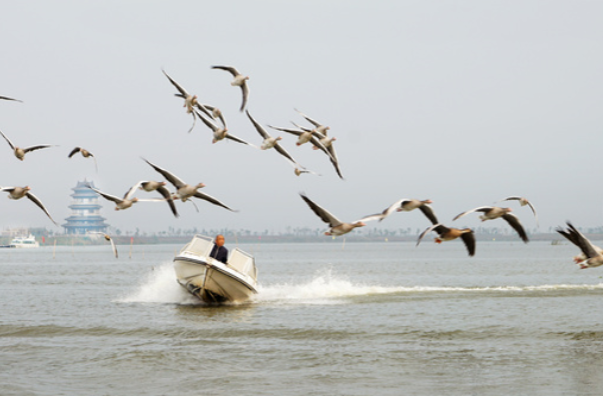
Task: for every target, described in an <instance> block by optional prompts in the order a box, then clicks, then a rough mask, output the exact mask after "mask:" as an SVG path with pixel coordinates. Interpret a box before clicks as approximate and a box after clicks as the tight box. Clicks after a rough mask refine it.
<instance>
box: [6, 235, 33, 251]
mask: <svg viewBox="0 0 603 396" xmlns="http://www.w3.org/2000/svg"><path fill="white" fill-rule="evenodd" d="M10 244H11V245H13V246H14V247H16V248H38V247H40V243H39V242H38V241H36V237H35V236H33V235H31V234H29V235H28V236H18V237H15V238H13V240H12V241H10Z"/></svg>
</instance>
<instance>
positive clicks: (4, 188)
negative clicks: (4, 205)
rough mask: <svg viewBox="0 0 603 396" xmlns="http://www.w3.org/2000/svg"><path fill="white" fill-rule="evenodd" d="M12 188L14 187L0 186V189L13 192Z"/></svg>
mask: <svg viewBox="0 0 603 396" xmlns="http://www.w3.org/2000/svg"><path fill="white" fill-rule="evenodd" d="M14 190H15V187H0V191H8V192H13V191H14Z"/></svg>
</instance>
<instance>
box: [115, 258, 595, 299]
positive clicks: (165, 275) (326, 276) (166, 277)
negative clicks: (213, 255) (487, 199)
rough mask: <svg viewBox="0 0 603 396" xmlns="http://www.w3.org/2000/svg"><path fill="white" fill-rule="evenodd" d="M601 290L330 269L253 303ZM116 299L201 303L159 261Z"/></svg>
mask: <svg viewBox="0 0 603 396" xmlns="http://www.w3.org/2000/svg"><path fill="white" fill-rule="evenodd" d="M589 290H602V291H603V283H598V284H578V285H574V284H559V285H531V286H530V285H528V286H488V287H448V286H379V285H367V284H361V283H356V282H353V281H350V280H349V279H345V277H342V276H338V275H334V274H333V273H332V270H331V269H326V270H322V271H319V272H317V273H316V274H315V275H314V277H312V279H311V280H309V281H304V282H301V283H277V284H261V283H260V284H259V285H258V294H257V295H256V296H254V297H253V298H252V302H255V303H284V304H320V305H324V304H344V303H346V299H347V298H351V297H356V296H369V295H386V294H409V295H414V294H431V293H441V294H450V293H516V292H520V293H534V292H542V293H546V292H564V291H568V292H572V291H589ZM116 302H121V303H134V302H138V303H173V304H183V305H189V304H191V305H193V304H202V303H201V301H200V300H199V299H197V298H196V297H194V296H192V295H190V294H189V293H187V292H186V291H185V290H184V289H183V288H182V287H181V286H180V285H179V284H178V283H177V282H176V275H175V273H174V268H173V263H172V262H168V263H165V264H162V265H160V266H158V267H156V268H154V269H153V271H151V272H150V273H148V274H147V275H146V276H145V277H144V278H143V279H142V280H141V281H140V283H139V285H138V287H137V288H136V290H135V291H133V292H132V293H131V294H129V295H126V296H124V297H122V298H120V299H117V300H116Z"/></svg>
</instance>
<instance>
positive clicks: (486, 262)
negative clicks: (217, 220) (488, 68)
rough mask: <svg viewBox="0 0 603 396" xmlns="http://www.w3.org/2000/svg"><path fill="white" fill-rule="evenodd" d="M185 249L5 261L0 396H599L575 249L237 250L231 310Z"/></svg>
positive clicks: (602, 322) (48, 251)
mask: <svg viewBox="0 0 603 396" xmlns="http://www.w3.org/2000/svg"><path fill="white" fill-rule="evenodd" d="M227 245H228V246H231V247H233V246H234V244H233V243H232V242H231V243H227ZM179 247H180V246H174V245H159V246H137V247H136V246H135V247H134V250H133V251H132V257H131V258H128V249H129V247H126V246H118V249H119V250H120V254H121V255H120V258H119V259H115V258H114V257H113V256H112V253H111V249H110V247H109V246H94V247H61V248H58V247H57V249H56V253H55V257H54V258H53V250H52V247H44V248H40V249H37V250H15V249H1V250H0V275H1V276H0V300H1V301H2V311H1V315H0V395H1V396H6V395H11V396H12V395H19V396H21V395H53V396H56V395H78V396H81V395H112V396H113V395H129V396H130V395H233V394H241V395H250V394H257V395H279V396H282V395H547V396H550V395H601V394H603V314H602V310H601V298H602V296H603V280H602V278H601V276H602V275H603V268H599V269H596V268H595V269H588V270H580V269H578V268H577V267H576V266H575V265H574V264H573V263H572V260H571V257H572V256H573V255H575V254H577V253H578V251H577V249H576V248H575V247H573V246H570V245H561V246H553V245H551V244H550V243H544V242H532V243H530V244H528V245H524V244H523V243H521V242H513V243H509V242H488V243H484V242H478V251H477V255H476V257H474V258H469V257H467V255H466V253H465V250H464V247H463V245H462V244H461V243H457V242H456V241H455V242H448V243H444V244H442V245H436V244H433V243H431V242H429V241H424V242H423V243H422V244H421V245H420V246H419V247H415V246H414V244H413V243H391V242H390V243H385V242H384V243H366V244H365V243H347V244H344V243H343V240H342V239H339V240H335V241H332V240H328V239H327V240H325V243H317V244H248V245H240V246H239V247H241V248H243V249H244V250H247V251H249V252H250V253H253V254H254V255H255V257H256V263H257V266H258V268H259V283H260V288H259V290H260V292H259V294H258V295H257V296H256V298H254V300H253V301H251V302H249V303H245V304H240V305H231V306H221V307H215V306H207V305H204V304H202V303H200V302H199V301H197V300H195V299H194V298H193V297H192V296H189V295H188V294H187V293H186V292H185V291H184V290H183V289H182V288H181V287H180V286H179V285H178V284H177V283H176V280H175V277H174V274H173V271H172V266H171V265H172V264H171V260H172V258H173V256H174V253H175V251H176V250H177V249H178V248H179Z"/></svg>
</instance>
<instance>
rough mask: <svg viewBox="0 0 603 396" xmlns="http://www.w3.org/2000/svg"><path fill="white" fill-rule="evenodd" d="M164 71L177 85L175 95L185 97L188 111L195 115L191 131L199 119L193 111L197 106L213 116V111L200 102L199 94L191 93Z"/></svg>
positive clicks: (209, 115)
mask: <svg viewBox="0 0 603 396" xmlns="http://www.w3.org/2000/svg"><path fill="white" fill-rule="evenodd" d="M161 71H162V72H163V74H165V76H166V77H167V79H168V80H169V81H170V82H171V83H172V85H173V86H174V87H176V89H177V90H178V93H177V94H174V95H175V96H177V97H179V98H182V99H184V106H183V107H186V112H187V113H188V114H190V115H192V117H193V125H192V126H191V128H190V129H189V130H188V132H189V133H190V132H191V131H192V130H193V128H194V127H195V123H196V121H197V116H196V113H195V112H194V111H193V110H194V109H195V108H197V109H199V110H200V111H201V112H203V113H204V114H206V115H207V116H208V117H212V115H211V112H210V111H209V110H208V109H206V108H205V106H203V105H202V104H201V103H199V101H198V97H197V95H191V94H189V93H188V92H187V91H186V89H184V88H183V87H182V86H181V85H180V84H178V83H177V82H176V81H175V80H174V79H172V78H171V77H170V76H169V75H168V74H167V73H166V72H165V70H163V69H162V70H161Z"/></svg>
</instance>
